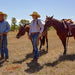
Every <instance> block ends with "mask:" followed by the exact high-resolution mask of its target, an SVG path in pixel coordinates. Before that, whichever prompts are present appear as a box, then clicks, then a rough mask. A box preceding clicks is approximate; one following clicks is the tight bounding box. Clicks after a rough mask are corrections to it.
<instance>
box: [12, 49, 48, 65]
mask: <svg viewBox="0 0 75 75" xmlns="http://www.w3.org/2000/svg"><path fill="white" fill-rule="evenodd" d="M47 53H48V52H47V51H45V50H44V49H43V50H41V51H39V54H40V56H43V55H45V54H47ZM29 58H33V53H29V54H27V55H26V56H25V58H24V59H22V60H19V61H15V62H13V64H15V63H19V64H21V63H22V62H24V61H26V60H28V59H29Z"/></svg>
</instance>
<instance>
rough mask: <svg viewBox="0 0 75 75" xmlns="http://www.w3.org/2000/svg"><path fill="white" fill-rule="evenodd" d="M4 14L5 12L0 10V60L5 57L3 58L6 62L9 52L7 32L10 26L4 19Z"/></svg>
mask: <svg viewBox="0 0 75 75" xmlns="http://www.w3.org/2000/svg"><path fill="white" fill-rule="evenodd" d="M5 16H6V14H4V13H3V12H0V52H1V58H0V60H3V59H4V58H5V60H6V61H7V62H8V58H9V54H8V48H7V33H8V32H9V31H10V26H9V24H8V22H6V21H5V20H4V17H5ZM4 54H5V57H4Z"/></svg>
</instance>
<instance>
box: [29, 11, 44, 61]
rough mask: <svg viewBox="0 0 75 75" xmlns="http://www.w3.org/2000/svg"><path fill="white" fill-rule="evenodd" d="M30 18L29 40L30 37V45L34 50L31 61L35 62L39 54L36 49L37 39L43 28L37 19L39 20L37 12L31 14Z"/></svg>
mask: <svg viewBox="0 0 75 75" xmlns="http://www.w3.org/2000/svg"><path fill="white" fill-rule="evenodd" d="M30 16H32V18H33V20H32V22H31V24H30V30H29V38H30V36H31V39H32V44H33V50H34V57H33V61H36V62H37V60H38V57H39V52H38V48H37V39H38V38H40V37H41V36H42V32H43V30H44V26H43V24H42V22H41V20H39V19H38V18H40V15H39V14H38V13H37V12H33V13H32V14H31V15H30Z"/></svg>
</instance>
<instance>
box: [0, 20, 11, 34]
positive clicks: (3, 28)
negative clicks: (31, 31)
mask: <svg viewBox="0 0 75 75" xmlns="http://www.w3.org/2000/svg"><path fill="white" fill-rule="evenodd" d="M9 31H10V26H9V24H8V22H7V21H4V20H3V21H2V22H0V33H1V34H3V33H4V32H7V33H8V32H9Z"/></svg>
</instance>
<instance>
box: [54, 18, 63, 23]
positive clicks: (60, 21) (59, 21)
mask: <svg viewBox="0 0 75 75" xmlns="http://www.w3.org/2000/svg"><path fill="white" fill-rule="evenodd" d="M53 21H56V22H58V23H62V20H57V19H55V18H53Z"/></svg>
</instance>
